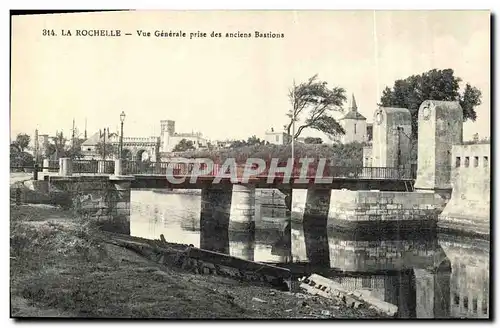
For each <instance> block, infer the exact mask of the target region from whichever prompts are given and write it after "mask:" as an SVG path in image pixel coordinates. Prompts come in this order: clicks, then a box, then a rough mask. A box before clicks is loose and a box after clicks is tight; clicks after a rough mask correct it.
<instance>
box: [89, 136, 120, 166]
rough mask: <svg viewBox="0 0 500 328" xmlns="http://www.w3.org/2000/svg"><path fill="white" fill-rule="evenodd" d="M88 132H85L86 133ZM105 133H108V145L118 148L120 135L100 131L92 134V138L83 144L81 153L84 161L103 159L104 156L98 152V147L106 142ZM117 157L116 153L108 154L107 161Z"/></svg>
mask: <svg viewBox="0 0 500 328" xmlns="http://www.w3.org/2000/svg"><path fill="white" fill-rule="evenodd" d="M86 132H87V131H85V133H86ZM104 133H106V143H107V144H110V145H113V146H114V147H118V144H119V139H120V138H119V135H118V133H113V132H112V133H109V131H104V132H102V131H101V130H99V131H97V132H96V133H94V134H92V135H91V136H90V138H88V139H87V140H85V141H84V142H82V144H81V146H80V152H81V154H82V156H83V159H102V155H101V154H99V152H98V149H97V145H98V144H100V143H102V142H104ZM115 157H116V153H115V152H112V153H110V154H106V159H114V158H115Z"/></svg>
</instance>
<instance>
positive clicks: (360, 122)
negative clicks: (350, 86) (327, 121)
mask: <svg viewBox="0 0 500 328" xmlns="http://www.w3.org/2000/svg"><path fill="white" fill-rule="evenodd" d="M339 123H340V124H341V125H342V127H343V128H344V130H345V134H344V135H343V136H342V143H343V144H347V143H351V142H363V141H365V139H366V118H365V117H364V116H363V115H361V114H360V113H359V112H358V106H357V105H356V98H354V94H353V95H352V98H351V104H350V106H349V111H348V112H347V114H346V115H345V116H344V117H343V118H341V119H340V120H339Z"/></svg>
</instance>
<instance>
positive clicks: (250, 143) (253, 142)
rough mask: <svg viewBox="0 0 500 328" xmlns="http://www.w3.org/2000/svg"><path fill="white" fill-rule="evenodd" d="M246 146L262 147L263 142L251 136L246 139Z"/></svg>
mask: <svg viewBox="0 0 500 328" xmlns="http://www.w3.org/2000/svg"><path fill="white" fill-rule="evenodd" d="M246 144H247V145H248V146H253V145H263V144H265V141H264V140H260V138H257V137H256V136H255V135H253V136H251V137H249V138H248V140H247V142H246Z"/></svg>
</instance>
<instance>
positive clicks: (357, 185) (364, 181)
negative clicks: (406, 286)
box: [132, 174, 414, 191]
mask: <svg viewBox="0 0 500 328" xmlns="http://www.w3.org/2000/svg"><path fill="white" fill-rule="evenodd" d="M172 178H175V179H179V180H180V179H184V181H183V182H181V183H172V181H173V180H172ZM190 178H191V176H190V175H180V176H179V175H176V176H169V177H167V176H159V175H146V174H135V175H134V180H133V181H132V188H172V189H201V188H205V187H208V186H212V187H213V188H217V187H218V186H219V187H220V188H224V186H227V185H232V184H246V185H252V186H255V187H256V188H293V189H308V188H310V187H312V186H314V188H316V189H348V190H380V191H408V189H409V188H410V187H413V183H414V181H413V180H412V179H372V178H345V177H342V178H333V179H332V181H331V182H329V183H317V182H316V180H315V177H310V178H307V179H299V177H290V178H289V179H286V180H285V181H284V178H283V177H275V178H274V179H273V180H272V181H270V182H268V180H267V177H254V178H249V179H248V180H247V181H244V182H243V181H242V180H239V181H232V180H231V179H230V178H222V179H220V182H218V183H214V180H215V177H213V176H201V177H197V178H196V180H194V181H193V182H191V181H190ZM304 180H307V182H305V181H304Z"/></svg>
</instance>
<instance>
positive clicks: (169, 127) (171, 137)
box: [160, 120, 208, 153]
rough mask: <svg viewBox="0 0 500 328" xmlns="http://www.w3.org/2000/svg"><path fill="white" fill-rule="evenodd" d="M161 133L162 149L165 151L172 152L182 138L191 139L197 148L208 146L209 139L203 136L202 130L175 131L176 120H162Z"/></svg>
mask: <svg viewBox="0 0 500 328" xmlns="http://www.w3.org/2000/svg"><path fill="white" fill-rule="evenodd" d="M160 124H161V135H160V151H161V152H163V153H169V152H172V150H173V149H174V148H175V146H176V145H177V144H178V143H179V142H180V141H181V140H182V139H186V140H187V141H191V142H192V143H193V146H194V148H195V149H200V148H202V149H203V148H207V147H208V141H207V139H205V138H203V135H202V134H201V133H200V132H192V133H178V132H175V121H171V120H162V121H160Z"/></svg>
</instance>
